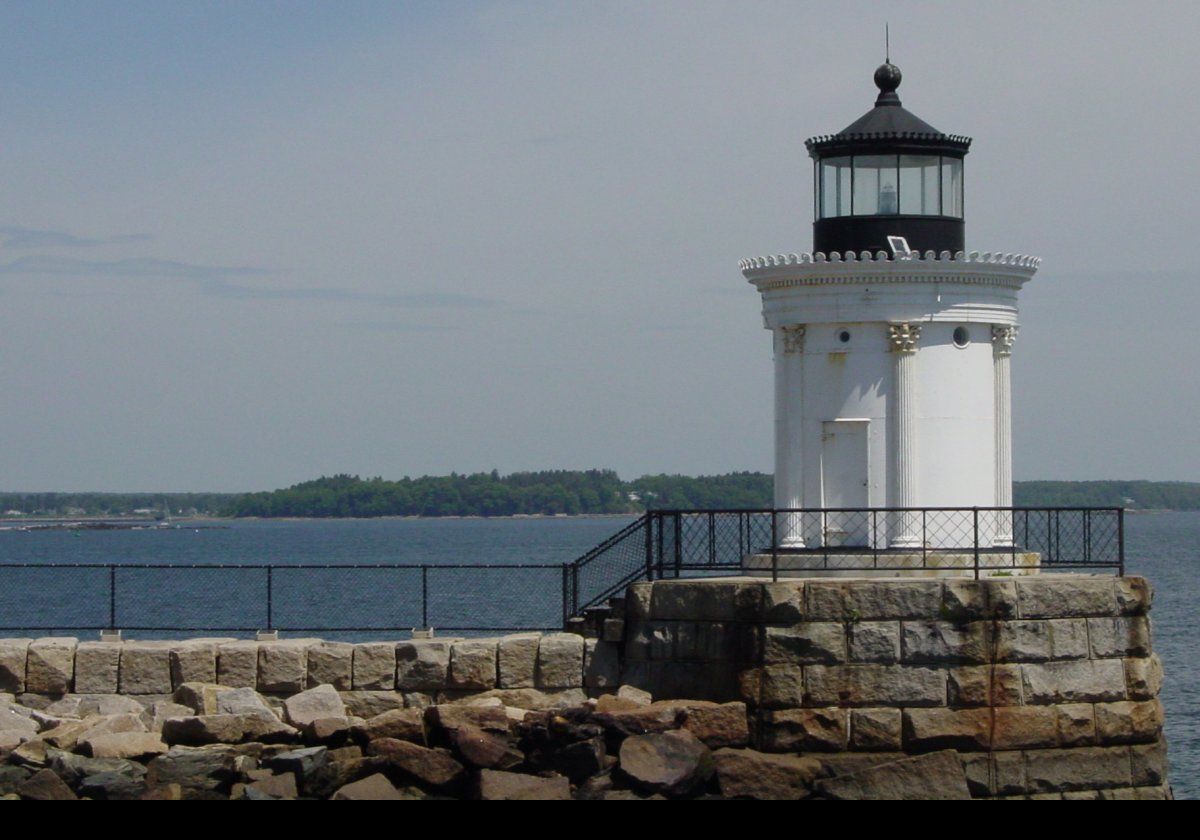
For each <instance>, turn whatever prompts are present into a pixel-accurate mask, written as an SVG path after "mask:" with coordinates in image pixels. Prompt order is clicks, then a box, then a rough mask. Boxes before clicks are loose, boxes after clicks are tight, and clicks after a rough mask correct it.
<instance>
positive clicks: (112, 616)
mask: <svg viewBox="0 0 1200 840" xmlns="http://www.w3.org/2000/svg"><path fill="white" fill-rule="evenodd" d="M108 629H109V630H116V629H117V564H116V563H113V564H111V565H110V566H109V567H108Z"/></svg>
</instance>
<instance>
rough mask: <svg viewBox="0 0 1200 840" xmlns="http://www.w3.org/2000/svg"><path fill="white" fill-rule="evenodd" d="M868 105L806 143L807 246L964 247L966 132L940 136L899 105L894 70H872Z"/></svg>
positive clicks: (954, 249) (838, 248)
mask: <svg viewBox="0 0 1200 840" xmlns="http://www.w3.org/2000/svg"><path fill="white" fill-rule="evenodd" d="M875 85H876V86H877V87H878V88H879V97H878V98H877V99H876V100H875V107H874V108H872V109H871V110H870V111H868V112H867V113H866V114H863V115H862V116H861V117H859V118H858V119H857V120H855V121H854V122H853V123H851V124H850V125H848V126H846V128H844V129H842V130H841V131H840V132H838V133H837V134H833V135H826V136H823V137H813V138H812V139H810V140H808V141H807V142H806V143H805V145H806V146H807V147H808V153H809V156H810V157H812V159H813V161H814V175H813V177H814V179H815V181H814V192H815V202H814V204H815V208H814V209H815V216H814V219H815V220H814V222H813V251H819V252H824V253H826V254H828V253H831V252H833V251H839V252H846V251H854V252H857V253H861V252H862V251H871V252H876V251H880V250H883V251H888V252H889V253H890V248H889V245H888V237H889V236H902V237H904V238H905V239H906V240H907V241H908V245H909V247H910V248H911V249H913V250H915V251H920V252H925V251H935V252H938V253H940V252H942V251H949V252H951V253H952V254H953V253H955V252H957V251H961V250H963V158H964V157H965V156H966V154H967V150H968V149H969V148H970V146H971V138H969V137H959V136H954V135H949V134H942V133H941V132H940V131H938V130H937V129H936V128H934V127H933V126H931V125H930V124H929V123H927V122H925V121H924V120H922V119H919V118H918V117H916V116H914V115H913V114H911V113H909V112H908V111H906V110H905V109H904V108H903V107H901V105H900V97H899V96H897V95H896V88H898V87H899V86H900V68H898V67H896V66H895V65H893V64H891V63H890V62H889V63H885V64H883V65H881V66H880V67H879V69H878V70H876V71H875Z"/></svg>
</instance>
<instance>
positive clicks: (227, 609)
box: [0, 513, 1200, 798]
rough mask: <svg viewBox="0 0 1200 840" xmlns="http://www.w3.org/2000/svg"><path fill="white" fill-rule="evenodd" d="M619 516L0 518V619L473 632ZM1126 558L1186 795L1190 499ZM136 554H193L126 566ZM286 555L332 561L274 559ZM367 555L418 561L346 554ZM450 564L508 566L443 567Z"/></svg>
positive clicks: (1151, 527) (1198, 527)
mask: <svg viewBox="0 0 1200 840" xmlns="http://www.w3.org/2000/svg"><path fill="white" fill-rule="evenodd" d="M628 521H630V520H629V519H628V518H622V517H611V518H608V517H598V518H570V519H565V518H556V519H495V520H485V519H433V520H419V519H385V520H317V521H246V522H231V523H198V524H197V525H196V526H195V527H190V528H180V529H178V530H165V531H149V530H148V531H82V532H78V533H74V532H70V531H43V532H15V531H0V627H8V628H15V627H38V628H43V629H44V630H46V631H47V632H49V631H50V630H54V631H55V632H69V631H76V632H78V633H79V635H80V636H81V637H94V631H93V630H92V629H91V628H99V627H105V626H108V625H109V622H110V618H111V616H112V614H113V612H114V611H115V614H116V617H117V620H116V624H117V626H120V627H123V628H125V629H126V630H127V635H129V636H133V637H138V638H152V637H155V636H156V635H157V636H163V635H167V636H170V635H172V634H170V633H167V634H162V633H158V634H156V633H153V632H150V631H143V632H139V631H131V630H129V628H132V627H137V626H139V624H144V625H150V624H162V625H164V626H167V625H169V626H177V627H181V628H188V629H191V630H194V631H196V632H209V631H211V632H221V633H222V635H241V634H244V633H245V632H246V631H250V630H253V629H256V628H261V627H263V626H265V625H266V621H267V613H266V605H267V601H268V590H269V595H270V601H271V619H272V621H273V623H274V625H275V626H281V627H289V628H294V629H295V632H293V633H292V634H291V635H297V634H301V633H306V631H308V630H312V633H311V634H312V635H315V634H316V633H318V632H319V633H320V635H322V636H324V637H327V638H373V637H388V636H391V637H394V636H395V635H396V633H395V631H394V630H392V631H379V632H372V631H371V630H370V628H385V627H386V628H400V627H414V626H430V625H431V626H434V627H438V628H440V629H443V630H449V629H451V628H455V627H457V628H466V629H468V630H470V631H474V632H484V631H486V630H487V629H488V628H491V627H496V628H499V627H505V626H512V625H513V624H515V623H520V624H522V625H528V626H541V627H546V628H553V627H555V626H557V625H559V624H560V622H561V616H562V603H561V597H562V596H561V593H562V571H561V566H562V564H563V563H566V562H569V561H571V560H573V559H575V558H576V557H578V556H579V555H580V554H582V553H583V552H584V551H586V550H587V549H589V548H591V547H592V546H594V545H596V544H597V543H598V542H600V541H601V540H603V539H604V538H605V537H607V536H609V535H610V534H612V533H614V532H615V531H617V530H618V529H619V528H620V527H622V526H623V525H624V524H626V523H627V522H628ZM1126 559H1127V566H1128V570H1129V572H1130V573H1132V574H1142V575H1145V576H1146V577H1147V578H1149V579H1150V581H1151V583H1152V584H1153V585H1154V589H1155V602H1154V610H1153V627H1154V641H1155V648H1156V650H1157V651H1158V653H1159V655H1160V656H1161V657H1162V660H1163V664H1164V667H1165V669H1166V684H1165V686H1164V688H1163V701H1164V703H1165V705H1166V710H1167V737H1168V740H1169V744H1170V757H1171V765H1172V767H1171V781H1172V784H1173V785H1174V787H1175V792H1176V795H1177V796H1179V797H1180V798H1197V797H1200V779H1198V776H1200V622H1198V621H1197V617H1198V616H1200V608H1198V604H1200V574H1198V573H1200V514H1196V513H1163V514H1144V515H1130V516H1128V517H1127V518H1126ZM24 563H28V564H42V563H55V564H72V563H78V564H110V563H111V564H119V565H120V566H122V567H123V568H121V569H119V570H118V571H117V572H116V574H115V579H116V583H117V587H116V591H117V598H116V600H115V602H114V601H113V600H112V599H111V598H110V584H111V583H112V581H113V578H114V575H113V573H111V572H110V571H109V570H107V569H83V568H80V569H71V568H59V569H54V570H50V571H47V570H39V569H27V568H21V567H19V566H18V565H17V564H24ZM143 564H161V565H166V566H179V565H184V564H186V565H202V566H205V567H207V568H206V569H202V570H195V569H174V570H172V569H142V568H137V567H138V566H139V565H143ZM267 564H273V565H276V566H278V567H280V568H277V569H276V571H275V572H273V573H272V578H271V580H270V581H269V582H268V580H267V576H266V574H265V573H264V572H263V570H262V569H261V568H242V569H229V568H224V569H218V568H216V567H218V566H226V567H228V566H248V567H256V566H258V567H261V566H265V565H267ZM296 564H322V565H328V566H330V567H332V568H328V569H320V570H309V571H304V572H300V571H288V570H287V569H286V568H283V567H286V566H287V565H296ZM373 564H414V565H417V566H420V565H427V566H428V567H429V568H428V569H426V570H424V571H423V570H421V569H420V568H414V569H404V570H391V569H370V568H352V569H351V568H346V567H347V566H359V567H362V566H369V565H373ZM454 564H480V565H485V566H509V567H511V566H513V565H520V566H523V567H524V568H519V569H513V568H507V569H505V568H480V569H469V570H463V569H450V568H447V566H450V565H454ZM6 567H7V568H6ZM439 567H440V568H439ZM423 593H427V597H422V596H423ZM513 616H520V620H519V621H518V620H515V619H514V618H513ZM330 627H336V628H342V629H341V630H340V631H329V630H328V629H327V628H330ZM231 630H236V631H240V632H238V633H231V632H228V631H231ZM8 632H11V631H4V630H0V635H4V634H5V633H8ZM175 635H177V634H175Z"/></svg>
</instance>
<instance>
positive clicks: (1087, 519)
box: [1083, 510, 1092, 563]
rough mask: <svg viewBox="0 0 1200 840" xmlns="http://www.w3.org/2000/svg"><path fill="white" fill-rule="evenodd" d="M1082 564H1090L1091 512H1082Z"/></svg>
mask: <svg viewBox="0 0 1200 840" xmlns="http://www.w3.org/2000/svg"><path fill="white" fill-rule="evenodd" d="M1083 562H1085V563H1090V562H1092V512H1091V511H1090V510H1085V511H1084V512H1083Z"/></svg>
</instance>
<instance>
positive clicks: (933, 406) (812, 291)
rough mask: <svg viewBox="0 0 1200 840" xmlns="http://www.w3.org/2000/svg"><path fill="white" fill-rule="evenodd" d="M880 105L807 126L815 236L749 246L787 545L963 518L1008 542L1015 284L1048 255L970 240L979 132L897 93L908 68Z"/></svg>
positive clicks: (878, 539)
mask: <svg viewBox="0 0 1200 840" xmlns="http://www.w3.org/2000/svg"><path fill="white" fill-rule="evenodd" d="M875 83H876V85H877V86H878V88H879V90H880V93H879V96H878V98H877V99H876V102H875V107H874V108H873V109H872V110H870V111H869V112H868V113H866V114H865V115H864V116H862V117H861V118H860V119H858V120H856V121H855V122H854V123H852V124H851V125H849V126H848V127H847V128H845V129H844V130H842V131H840V132H838V133H837V134H833V135H826V136H820V137H814V138H812V139H810V140H809V141H808V142H807V144H806V145H807V147H808V151H809V154H810V156H811V157H812V159H813V161H814V165H813V177H814V193H815V200H814V202H813V207H814V213H815V220H814V224H813V240H814V241H813V249H812V252H811V253H804V254H788V255H779V256H770V257H759V258H756V259H749V260H743V261H742V265H741V268H742V271H743V274H744V275H745V276H746V278H747V279H748V280H749V281H750V282H751V283H753V284H754V285H755V287H757V289H758V290H759V292H760V293H761V294H762V304H763V319H764V323H765V326H766V328H767V329H769V330H771V332H772V335H773V337H774V351H775V506H776V507H777V508H779V509H781V510H783V509H787V510H792V511H797V512H795V513H790V514H783V515H781V516H780V520H779V525H778V529H779V534H778V538H777V540H778V541H777V543H776V545H777V546H780V547H784V548H788V549H792V550H795V551H796V552H798V553H799V552H803V551H804V550H806V549H807V550H813V549H814V548H824V549H825V551H826V553H828V550H829V549H830V548H831V547H838V548H840V549H850V548H853V547H863V548H869V549H871V550H872V551H873V552H876V553H878V552H879V550H880V549H887V550H889V551H893V552H897V551H899V552H902V551H904V550H908V551H910V552H911V551H914V550H920V551H927V550H928V549H929V548H931V547H932V548H937V547H947V548H948V547H952V546H955V545H961V544H963V535H962V534H958V533H952V532H953V531H961V530H962V529H963V528H964V527H967V526H966V524H965V520H964V518H963V517H962V516H960V517H959V518H958V519H957V520H952V519H951V518H950V517H949V515H948V514H946V515H944V516H942V517H941V519H939V522H940V523H941V524H939V525H938V526H937V527H936V528H934V527H931V525H930V521H929V517H930V509H937V508H955V509H958V510H970V511H973V513H972V515H973V517H974V521H973V522H972V523H970V524H971V527H973V528H974V529H975V533H974V534H973V535H972V539H974V540H976V543H975V544H976V545H978V541H979V540H980V533H979V530H980V529H981V528H982V529H983V531H984V532H985V533H984V534H983V536H982V539H983V540H985V541H986V544H987V545H988V546H994V547H997V548H1003V547H1004V546H1012V545H1013V534H1012V530H1013V527H1012V515H1011V514H1010V513H1007V512H1006V511H1004V510H1003V509H1004V508H1010V507H1011V506H1012V425H1011V399H1010V380H1009V361H1010V355H1011V353H1012V349H1013V341H1014V339H1015V337H1016V334H1017V293H1018V292H1019V291H1020V289H1021V287H1022V286H1023V285H1024V284H1025V283H1026V282H1027V281H1028V280H1029V279H1030V278H1032V276H1033V274H1034V272H1035V271H1036V270H1037V266H1038V263H1039V260H1038V259H1036V258H1034V257H1029V256H1023V255H1013V254H1007V253H999V252H992V251H986V252H980V251H974V250H971V251H968V250H966V246H965V244H964V224H963V220H964V199H963V163H964V158H965V156H966V154H967V151H968V149H969V147H970V144H971V141H970V139H969V138H966V137H960V136H954V135H947V134H943V133H942V132H940V131H938V130H937V129H935V128H933V127H932V126H930V125H929V124H928V123H926V122H924V121H922V120H920V119H918V118H917V117H916V116H914V115H913V114H911V113H910V112H909V111H907V110H905V109H904V108H903V107H902V106H901V104H900V99H899V97H898V96H897V94H896V89H897V88H898V87H899V85H900V71H899V69H897V68H896V67H895V66H893V65H892V64H891V63H885V64H884V65H883V66H881V67H880V68H879V69H878V70H876V72H875Z"/></svg>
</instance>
